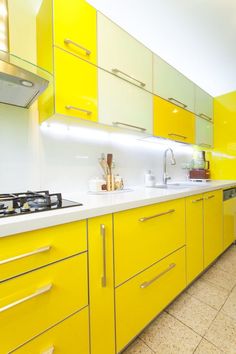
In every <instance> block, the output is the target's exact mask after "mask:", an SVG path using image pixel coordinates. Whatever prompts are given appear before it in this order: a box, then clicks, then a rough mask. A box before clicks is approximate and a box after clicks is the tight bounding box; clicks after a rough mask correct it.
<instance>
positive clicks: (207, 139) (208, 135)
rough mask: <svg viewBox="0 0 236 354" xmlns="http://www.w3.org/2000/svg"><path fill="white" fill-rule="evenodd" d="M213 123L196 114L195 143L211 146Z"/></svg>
mask: <svg viewBox="0 0 236 354" xmlns="http://www.w3.org/2000/svg"><path fill="white" fill-rule="evenodd" d="M213 134H214V124H212V123H211V122H210V121H208V120H206V119H203V118H200V117H197V116H196V144H197V145H200V146H202V147H206V148H209V147H212V146H213Z"/></svg>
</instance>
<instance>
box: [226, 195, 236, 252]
mask: <svg viewBox="0 0 236 354" xmlns="http://www.w3.org/2000/svg"><path fill="white" fill-rule="evenodd" d="M235 217H236V198H235V197H234V198H232V199H228V200H226V201H224V250H225V249H226V248H228V247H229V246H230V245H231V244H232V243H233V242H234V240H235Z"/></svg>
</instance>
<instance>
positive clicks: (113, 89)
mask: <svg viewBox="0 0 236 354" xmlns="http://www.w3.org/2000/svg"><path fill="white" fill-rule="evenodd" d="M98 102H99V103H98V105H99V118H98V120H99V123H103V124H109V125H117V126H119V127H122V128H131V129H133V130H136V131H143V132H147V133H151V134H152V133H153V99H152V94H151V93H149V92H147V91H145V90H142V89H140V88H139V87H137V86H135V85H130V84H129V83H128V82H126V81H124V80H120V79H119V78H117V77H116V76H115V75H112V74H110V73H108V72H107V71H104V70H101V69H100V70H99V72H98Z"/></svg>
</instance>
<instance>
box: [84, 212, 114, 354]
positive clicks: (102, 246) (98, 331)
mask: <svg viewBox="0 0 236 354" xmlns="http://www.w3.org/2000/svg"><path fill="white" fill-rule="evenodd" d="M88 242H89V297H90V300H89V304H90V334H91V354H101V353H102V354H114V353H115V312H114V311H115V310H114V275H113V225H112V215H105V216H101V217H97V218H93V219H89V220H88Z"/></svg>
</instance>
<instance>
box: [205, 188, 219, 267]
mask: <svg viewBox="0 0 236 354" xmlns="http://www.w3.org/2000/svg"><path fill="white" fill-rule="evenodd" d="M222 252H223V195H222V190H218V191H213V192H208V193H204V267H205V268H206V267H207V266H209V265H210V264H211V263H212V262H213V261H214V260H215V259H216V258H217V257H218V256H219V255H220V254H221V253H222Z"/></svg>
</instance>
